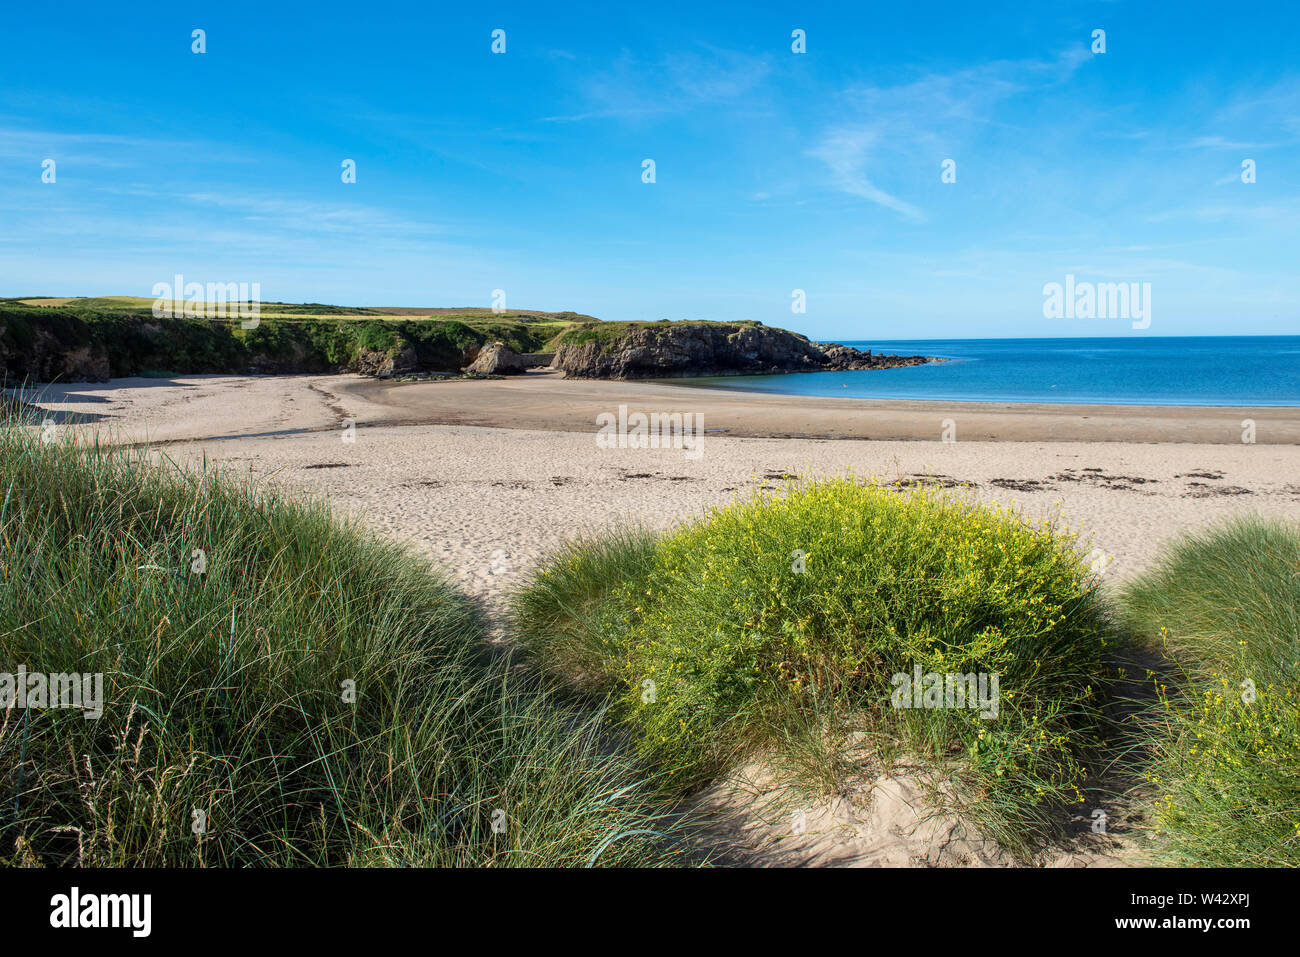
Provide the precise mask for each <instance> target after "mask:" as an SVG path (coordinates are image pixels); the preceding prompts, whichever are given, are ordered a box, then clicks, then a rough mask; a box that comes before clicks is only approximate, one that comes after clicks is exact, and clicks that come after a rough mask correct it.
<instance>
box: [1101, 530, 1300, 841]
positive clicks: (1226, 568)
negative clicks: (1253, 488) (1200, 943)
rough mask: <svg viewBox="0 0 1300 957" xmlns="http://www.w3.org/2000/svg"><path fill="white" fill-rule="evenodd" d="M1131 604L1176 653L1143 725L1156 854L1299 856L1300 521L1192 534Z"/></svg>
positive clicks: (1143, 631) (1127, 600) (1161, 644)
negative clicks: (1299, 525)
mask: <svg viewBox="0 0 1300 957" xmlns="http://www.w3.org/2000/svg"><path fill="white" fill-rule="evenodd" d="M1123 605H1124V609H1125V615H1126V619H1127V620H1128V621H1129V622H1130V624H1131V626H1132V628H1133V629H1134V631H1135V632H1136V633H1137V634H1138V635H1139V636H1140V637H1141V638H1142V639H1144V640H1145V641H1147V642H1149V643H1150V644H1151V645H1152V646H1153V647H1155V648H1157V649H1158V650H1161V651H1164V652H1166V653H1167V655H1168V657H1169V658H1170V659H1171V660H1172V661H1173V662H1174V664H1175V667H1174V668H1173V670H1172V671H1171V673H1170V674H1169V675H1168V676H1162V677H1153V680H1154V681H1155V682H1156V691H1157V693H1158V697H1157V705H1156V707H1154V708H1153V709H1152V711H1151V713H1150V714H1149V715H1148V717H1147V720H1146V722H1145V725H1144V744H1145V746H1146V748H1147V749H1148V750H1149V752H1150V755H1151V763H1150V767H1149V768H1148V771H1147V777H1148V780H1149V782H1150V785H1151V789H1152V796H1153V802H1154V813H1153V822H1152V826H1153V833H1154V843H1153V848H1154V854H1155V857H1156V859H1157V860H1158V861H1159V862H1160V863H1163V864H1172V865H1193V866H1207V867H1242V866H1245V867H1260V866H1286V867H1300V529H1298V528H1297V527H1296V526H1295V525H1293V524H1289V523H1286V522H1282V521H1276V520H1263V519H1259V518H1249V517H1247V518H1239V519H1237V520H1235V521H1232V522H1230V523H1228V524H1226V525H1222V526H1218V527H1215V528H1212V529H1211V530H1209V531H1207V532H1204V533H1201V534H1198V535H1193V536H1188V537H1185V538H1183V539H1181V540H1180V541H1178V542H1176V543H1175V544H1173V545H1172V546H1171V547H1169V548H1168V549H1167V550H1166V551H1165V553H1164V555H1163V557H1162V560H1161V561H1160V563H1159V564H1158V565H1157V567H1156V568H1154V569H1153V570H1152V571H1150V572H1149V573H1147V574H1146V575H1144V576H1143V577H1141V578H1139V579H1138V580H1137V581H1135V582H1133V583H1131V584H1130V585H1129V586H1128V587H1127V588H1126V589H1125V591H1124V594H1123Z"/></svg>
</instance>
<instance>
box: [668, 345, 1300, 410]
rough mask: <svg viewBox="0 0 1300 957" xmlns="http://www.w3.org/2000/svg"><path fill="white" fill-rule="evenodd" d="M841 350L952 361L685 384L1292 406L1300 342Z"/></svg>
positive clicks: (875, 394) (910, 395) (1297, 400)
mask: <svg viewBox="0 0 1300 957" xmlns="http://www.w3.org/2000/svg"><path fill="white" fill-rule="evenodd" d="M845 344H846V345H851V346H855V347H857V348H859V349H871V350H872V351H874V352H883V353H894V354H897V355H926V356H940V357H943V358H946V359H948V360H950V361H948V362H942V363H933V364H930V365H924V366H912V367H910V368H905V369H878V370H874V371H863V372H805V373H795V374H792V375H775V376H737V377H722V378H708V379H692V380H691V384H692V385H701V386H705V385H707V386H710V387H714V388H724V389H739V390H744V391H748V392H780V393H785V394H789V395H837V396H841V397H853V398H863V399H941V400H944V401H954V402H1080V403H1095V404H1101V405H1125V404H1135V405H1220V406H1231V405H1260V406H1263V405H1272V406H1291V405H1294V406H1300V336H1237V337H1233V336H1214V337H1209V336H1206V337H1199V336H1198V337H1186V338H1174V337H1167V338H1154V337H1151V338H1137V337H1133V338H1125V339H922V340H914V341H911V340H861V341H852V340H845ZM677 381H680V380H677Z"/></svg>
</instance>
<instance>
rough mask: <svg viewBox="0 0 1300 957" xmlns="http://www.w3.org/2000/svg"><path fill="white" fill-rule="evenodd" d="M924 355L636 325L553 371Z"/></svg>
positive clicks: (895, 359) (704, 372)
mask: <svg viewBox="0 0 1300 957" xmlns="http://www.w3.org/2000/svg"><path fill="white" fill-rule="evenodd" d="M927 361H929V360H928V359H927V358H926V357H924V356H878V355H873V354H871V353H870V352H860V351H858V350H857V349H853V348H850V347H849V346H842V345H837V344H834V343H830V344H826V345H823V344H820V343H816V342H813V341H812V340H810V339H808V338H806V337H804V336H801V335H799V334H798V333H794V332H788V331H786V330H785V329H772V328H769V327H766V326H754V325H726V324H703V323H686V322H683V323H672V324H658V323H656V324H654V325H644V326H636V327H632V328H629V329H627V330H626V331H625V332H624V333H623V334H621V335H619V336H617V337H616V338H613V339H609V338H606V339H604V340H603V341H602V340H600V339H595V340H588V341H576V342H568V343H566V342H565V341H564V340H561V342H560V346H559V348H558V349H557V351H556V354H555V367H556V368H558V369H561V370H562V371H563V372H564V373H565V375H567V376H571V377H573V378H582V379H654V378H672V377H685V376H720V375H770V374H776V373H786V372H824V371H839V370H844V369H881V368H891V367H894V366H902V365H919V364H921V363H923V362H927Z"/></svg>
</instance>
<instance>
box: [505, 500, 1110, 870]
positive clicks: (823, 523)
mask: <svg viewBox="0 0 1300 957" xmlns="http://www.w3.org/2000/svg"><path fill="white" fill-rule="evenodd" d="M1074 546H1075V539H1074V536H1073V535H1071V534H1069V533H1067V532H1066V531H1064V530H1061V529H1058V528H1056V527H1055V526H1053V525H1052V524H1050V523H1044V524H1040V525H1028V524H1026V523H1024V522H1022V521H1021V520H1020V519H1019V518H1017V517H1016V516H1015V515H1013V514H1011V513H1009V512H1007V511H1005V510H1000V509H995V508H989V507H984V506H977V505H974V504H971V503H970V502H968V501H967V500H965V499H964V498H962V497H960V496H957V495H953V494H950V493H944V492H941V491H937V490H934V489H931V488H925V487H913V488H910V489H907V490H905V491H903V492H900V491H898V490H896V489H893V488H888V487H884V486H880V485H878V484H875V483H874V482H868V483H863V482H859V481H856V480H853V479H851V478H842V479H835V480H829V481H823V482H811V483H807V484H803V485H800V486H797V487H795V488H794V489H792V490H790V491H789V492H788V493H787V494H785V495H782V496H776V497H774V496H768V495H760V496H759V497H756V498H755V499H753V500H750V501H741V502H737V503H735V504H733V505H731V506H729V507H726V508H722V509H718V510H715V511H714V512H712V513H710V514H709V515H708V516H707V517H706V518H704V519H702V520H700V521H697V522H695V523H693V524H691V525H688V526H685V527H683V528H680V529H679V530H677V531H674V532H672V533H669V534H667V535H665V536H662V537H657V536H654V535H651V534H649V533H636V532H617V533H613V534H611V535H609V536H607V537H604V538H598V539H596V540H594V541H584V542H578V543H576V544H573V545H571V546H570V547H568V548H566V549H565V550H563V551H562V552H560V553H559V554H558V555H557V556H556V557H555V558H554V559H553V560H552V561H551V562H550V563H549V564H547V565H546V566H545V567H543V568H542V569H541V570H539V571H538V573H537V575H536V576H535V578H533V580H532V581H531V582H530V583H529V584H528V586H527V587H526V588H525V589H524V590H523V591H522V592H521V594H520V595H519V596H518V598H517V601H516V605H515V625H516V628H517V631H518V634H519V636H520V639H521V640H522V641H523V642H524V644H525V645H526V646H527V647H528V648H529V649H530V650H531V651H532V652H533V653H534V655H535V656H536V657H537V659H538V661H539V662H540V663H541V664H542V665H543V666H544V667H545V668H546V669H547V670H548V671H549V672H550V673H552V674H555V675H558V676H560V677H561V678H562V679H564V680H567V681H569V682H570V683H571V684H572V685H573V686H575V687H577V688H580V689H585V690H586V691H588V692H589V693H594V694H597V695H603V694H608V695H610V696H611V699H612V701H613V702H614V713H615V714H616V715H617V716H618V717H619V718H620V719H621V720H623V721H624V722H626V723H627V725H628V726H629V727H630V728H632V729H633V730H634V732H635V734H636V736H637V741H638V745H639V748H640V750H641V753H642V754H644V755H645V756H646V757H647V759H648V760H650V761H652V762H653V764H654V765H655V766H656V767H657V768H659V769H661V770H662V771H663V773H664V774H665V775H666V776H667V777H668V779H669V780H670V781H673V782H675V783H677V784H679V785H680V786H683V787H689V786H691V785H693V784H698V783H699V782H701V781H703V780H707V779H710V778H712V777H714V776H716V775H718V774H719V773H721V772H724V771H726V770H727V769H728V768H729V767H731V766H733V765H735V764H736V763H738V762H739V761H741V760H743V759H746V758H748V757H752V756H755V755H766V756H768V757H769V758H770V759H771V760H773V761H774V762H775V763H777V764H780V765H785V766H789V767H798V768H801V769H802V770H803V772H804V774H805V776H806V777H811V778H812V779H816V780H820V781H823V782H826V783H827V784H828V786H829V787H831V788H833V787H834V786H835V784H834V777H835V775H834V773H833V771H832V770H831V766H832V765H834V763H835V761H836V755H835V748H834V747H833V746H828V742H835V741H838V742H839V744H840V745H841V746H842V747H845V746H848V745H849V744H850V743H853V742H857V743H859V744H860V743H861V742H863V741H864V740H865V741H868V742H870V744H871V750H873V751H874V752H875V754H876V755H877V757H879V758H880V759H882V760H883V761H884V762H885V763H886V764H888V763H890V762H891V761H893V760H894V759H898V760H906V761H908V762H913V763H914V762H917V761H920V762H921V763H923V764H924V765H925V766H926V767H928V768H929V770H930V771H931V772H933V779H934V780H936V781H938V780H940V779H943V780H948V781H955V782H957V783H958V787H956V788H955V789H953V790H950V791H949V792H948V793H947V795H946V797H947V799H948V800H949V801H951V802H952V803H953V804H954V805H955V807H956V808H957V809H961V810H963V811H965V812H966V813H967V814H968V815H969V816H971V817H972V818H973V819H975V820H977V821H979V822H980V824H981V825H982V826H983V827H984V829H985V830H986V831H987V832H988V833H989V834H990V835H991V836H994V837H996V838H997V839H998V840H999V841H1001V842H1002V843H1003V844H1004V845H1005V846H1007V847H1009V848H1011V849H1014V850H1016V851H1017V852H1019V853H1021V854H1022V855H1023V856H1025V857H1029V856H1031V855H1032V854H1033V852H1034V851H1035V850H1037V849H1038V848H1040V847H1041V846H1042V845H1043V843H1044V842H1045V841H1046V840H1047V839H1048V838H1050V837H1051V836H1052V835H1053V834H1054V833H1056V832H1057V831H1058V830H1059V825H1060V822H1061V820H1062V817H1063V812H1064V811H1065V810H1066V809H1067V808H1069V807H1070V806H1071V805H1074V804H1077V803H1078V802H1080V801H1081V800H1082V795H1081V792H1080V790H1079V789H1080V787H1081V785H1082V783H1083V781H1084V779H1085V778H1086V777H1087V775H1088V772H1089V761H1090V759H1092V758H1094V757H1095V756H1096V754H1097V753H1098V750H1099V748H1100V747H1101V744H1102V730H1103V721H1102V712H1101V708H1102V705H1103V704H1104V702H1105V701H1106V697H1107V685H1108V679H1107V677H1106V673H1107V672H1106V650H1107V646H1108V644H1112V643H1113V629H1112V625H1111V623H1110V622H1109V620H1108V618H1107V615H1106V613H1105V610H1104V608H1103V604H1102V602H1101V600H1100V598H1099V595H1098V592H1097V588H1096V581H1095V576H1094V575H1093V574H1092V573H1091V572H1090V571H1089V569H1087V568H1086V567H1085V566H1084V565H1083V564H1082V563H1081V561H1080V559H1079V555H1078V552H1077V550H1076V548H1075V547H1074ZM913 675H917V676H918V678H919V677H920V676H926V677H927V678H929V676H934V675H938V676H941V680H942V677H944V676H948V675H957V676H963V677H964V676H977V677H979V676H983V677H984V678H989V677H992V680H993V682H994V687H993V696H994V697H996V698H997V701H996V702H995V703H994V704H993V705H992V706H991V711H992V713H990V708H989V707H987V706H988V704H989V703H988V701H987V700H985V701H984V702H983V704H981V702H980V701H979V700H975V695H974V693H973V688H974V687H975V685H974V684H971V685H967V686H966V687H967V688H970V689H972V693H971V694H970V695H969V696H968V697H966V700H965V701H964V702H963V706H959V707H952V706H951V705H952V704H953V702H952V700H951V692H950V691H949V692H948V700H947V704H948V705H949V706H947V707H945V706H943V702H942V701H940V702H939V703H938V704H936V703H935V702H934V701H933V700H932V699H931V698H929V697H926V698H925V700H924V701H923V702H922V701H919V700H918V701H916V702H915V703H916V704H917V706H916V707H913V703H914V702H913V696H912V694H911V693H910V692H909V693H908V694H906V695H903V696H900V695H899V688H900V684H901V683H902V682H904V681H905V682H907V683H908V684H909V685H910V683H911V681H912V677H913ZM900 676H902V678H901V680H900ZM979 687H980V689H981V694H985V688H986V685H984V684H980V685H979ZM916 690H917V692H918V694H917V695H916V697H917V698H920V697H921V695H920V694H919V690H920V689H919V688H918V689H916ZM999 692H1000V693H999Z"/></svg>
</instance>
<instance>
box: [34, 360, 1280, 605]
mask: <svg viewBox="0 0 1300 957" xmlns="http://www.w3.org/2000/svg"><path fill="white" fill-rule="evenodd" d="M620 403H622V404H627V405H628V406H629V408H631V409H634V410H636V409H641V410H644V411H647V412H649V411H694V412H696V413H697V414H700V415H703V417H704V421H705V427H706V429H707V430H709V431H708V432H707V434H706V436H705V438H704V440H703V442H702V445H701V449H702V454H701V455H700V456H699V457H698V458H692V457H691V456H689V455H687V454H686V453H685V451H683V450H681V449H632V448H628V449H617V448H612V449H603V448H599V447H598V446H597V444H596V442H595V441H594V435H593V433H594V432H595V431H596V425H595V417H596V415H597V414H598V413H599V412H607V411H613V410H615V409H617V407H618V405H619V404H620ZM38 404H39V405H40V407H41V408H43V409H45V410H47V411H49V412H50V413H51V417H52V418H54V419H56V420H58V421H62V422H65V423H69V427H72V428H75V429H77V430H78V431H79V432H83V433H86V434H89V433H90V432H92V431H99V432H101V433H103V432H105V431H108V432H111V434H112V435H113V436H114V439H115V440H116V441H122V442H132V443H151V444H154V445H157V446H158V447H159V449H160V450H162V451H164V452H165V454H167V455H170V456H172V457H173V458H175V459H177V460H178V461H185V462H189V463H195V462H198V461H200V460H201V459H203V458H206V459H207V461H208V462H209V463H211V464H213V465H219V466H223V467H233V468H237V469H239V470H241V471H244V472H247V473H249V474H252V475H254V476H257V477H261V478H267V479H271V480H273V481H276V482H280V483H283V484H286V485H287V486H290V487H294V488H299V489H303V490H306V491H308V492H310V493H317V494H321V495H324V496H325V497H326V498H328V500H329V501H330V502H331V504H332V505H333V506H334V507H335V508H337V509H339V510H341V511H344V512H347V513H349V514H352V515H356V516H358V517H359V518H360V519H361V520H362V521H364V522H365V523H366V524H367V525H369V526H371V527H372V528H375V529H377V530H378V531H380V532H381V533H383V534H385V535H389V536H391V537H393V538H394V539H399V540H402V541H406V542H409V543H411V544H412V545H414V546H415V547H416V548H418V549H419V550H420V551H422V552H423V553H424V554H426V555H428V556H429V557H430V558H431V559H433V560H434V561H436V562H438V563H439V564H440V565H442V566H444V567H445V568H446V569H447V570H448V571H450V572H451V573H452V574H453V575H454V576H455V577H456V578H457V579H458V580H460V581H461V582H462V583H463V584H464V585H465V586H466V587H467V588H469V589H470V590H471V591H472V592H474V593H475V594H478V595H482V596H484V597H486V598H488V599H490V600H495V599H497V598H499V596H501V595H502V594H503V593H504V592H505V591H506V590H507V589H508V587H509V585H510V584H511V583H513V582H515V581H517V580H518V579H519V577H520V576H521V575H522V574H523V573H525V572H526V571H527V570H528V569H530V568H531V567H533V565H534V564H535V563H536V562H537V561H538V560H539V559H540V558H541V557H542V556H544V555H545V554H546V553H548V552H550V551H552V550H554V549H555V548H557V547H559V546H560V545H561V544H562V543H563V542H565V541H566V540H569V539H571V538H573V537H575V536H579V535H582V534H583V533H585V532H590V531H596V530H599V529H601V528H604V527H608V526H612V525H628V524H638V523H639V524H646V525H650V526H652V527H655V528H664V527H668V526H671V525H672V524H674V523H675V522H680V521H684V520H689V519H691V518H694V517H696V516H699V515H701V514H703V513H704V512H705V511H707V510H708V509H709V508H710V507H713V506H719V505H725V504H726V503H728V502H730V501H731V500H732V499H733V498H734V497H736V496H747V495H749V494H751V493H752V492H753V491H754V490H756V489H765V490H774V489H777V488H779V487H780V486H781V485H782V483H783V482H785V481H787V480H788V477H796V476H798V477H807V478H811V477H816V476H822V475H833V474H841V473H844V472H849V471H851V472H854V473H856V474H857V475H859V476H864V477H865V476H876V477H879V478H880V479H881V480H883V481H887V482H893V481H898V480H908V479H913V478H918V477H926V476H930V477H932V480H933V481H938V482H941V483H942V484H945V485H968V486H970V494H972V495H974V496H976V497H977V498H979V499H980V500H985V501H995V502H999V503H1002V504H1006V505H1014V506H1015V507H1017V508H1019V509H1021V510H1023V512H1024V513H1025V514H1026V515H1028V516H1030V517H1033V518H1038V517H1041V516H1045V515H1048V514H1052V513H1056V514H1059V516H1060V517H1061V519H1062V521H1064V522H1065V523H1066V524H1068V525H1069V526H1070V527H1072V528H1076V529H1079V530H1081V531H1082V532H1084V534H1085V535H1089V534H1091V535H1093V536H1094V537H1093V540H1092V543H1091V546H1090V547H1095V548H1097V549H1100V551H1101V552H1102V553H1104V554H1105V555H1107V556H1114V557H1113V561H1112V562H1111V564H1110V566H1109V572H1108V573H1109V574H1113V575H1114V576H1116V577H1127V576H1129V575H1131V574H1133V573H1135V572H1136V571H1138V570H1140V569H1141V568H1142V567H1143V566H1144V565H1146V564H1147V563H1148V562H1150V561H1151V559H1152V557H1153V556H1154V554H1155V552H1156V550H1157V549H1158V547H1159V545H1160V543H1161V542H1162V541H1164V540H1165V539H1167V538H1169V537H1171V536H1173V535H1176V534H1177V533H1179V532H1181V531H1185V530H1190V529H1195V528H1198V527H1201V526H1203V525H1205V524H1208V523H1211V522H1214V521H1216V520H1218V519H1221V518H1224V517H1226V516H1229V515H1233V514H1236V513H1239V512H1244V511H1258V512H1261V513H1264V514H1290V515H1296V514H1300V446H1298V445H1297V444H1296V442H1300V410H1293V409H1255V410H1243V409H1205V408H1196V409H1181V408H1152V407H1146V408H1138V407H1123V406H1112V407H1103V406H1047V405H1038V406H989V405H984V404H979V405H974V404H972V405H971V407H970V408H967V407H966V406H964V405H963V406H955V405H953V404H947V405H944V404H941V403H921V402H901V403H886V402H867V401H861V400H841V399H827V400H820V401H816V400H813V401H810V400H808V399H803V398H798V399H796V398H786V397H781V396H772V395H763V396H754V397H753V401H752V402H751V401H749V397H746V396H740V395H737V394H736V393H734V392H721V391H717V390H705V389H696V388H692V387H680V386H677V385H675V384H661V383H643V382H592V381H566V380H563V379H561V378H558V377H555V376H553V375H537V374H530V375H528V376H524V377H520V378H515V379H503V380H483V381H448V382H430V383H411V384H396V383H388V382H382V381H376V380H370V379H363V378H361V377H359V376H293V377H250V378H243V377H222V376H195V377H182V378H178V379H170V380H159V379H119V380H113V381H111V382H108V383H104V384H77V385H68V386H47V387H43V389H42V400H41V401H39V403H38ZM1250 417H1254V418H1255V420H1256V422H1257V438H1258V442H1257V444H1253V445H1250V444H1244V443H1243V442H1242V441H1241V430H1240V427H1239V426H1240V422H1241V420H1242V419H1244V418H1250ZM945 418H952V419H954V420H955V423H956V439H957V441H955V442H943V441H941V438H940V436H941V426H940V422H941V420H942V419H945ZM348 420H351V421H354V422H355V433H354V440H353V441H346V440H345V439H347V438H348V437H349V434H348V432H347V431H345V430H344V429H343V428H342V426H343V424H344V423H345V422H346V421H348ZM78 422H79V423H81V424H72V423H78ZM715 428H718V429H726V430H727V431H726V432H725V433H715V432H713V429H715ZM809 433H812V434H818V435H836V436H840V437H841V438H835V439H830V438H811V437H809V438H769V437H758V436H760V435H762V436H767V435H791V434H804V435H807V434H809ZM993 435H997V436H999V437H1000V438H999V439H998V440H994V439H992V438H991V437H989V436H993ZM851 436H852V437H854V438H850V437H851ZM867 436H890V438H883V437H882V438H872V439H871V440H870V441H864V440H862V439H863V438H865V437H867ZM981 436H985V438H981ZM1013 436H1014V437H1016V438H1015V439H1014V440H1013V439H1012V437H1013ZM1119 436H1128V437H1129V438H1128V439H1127V440H1124V441H1121V440H1120V439H1119V438H1118V437H1119ZM1211 436H1217V437H1218V441H1210V440H1209V438H1210V437H1211ZM1099 437H1104V440H1100V441H1098V440H1097V439H1098V438H1099ZM1191 438H1195V439H1197V441H1190V440H1189V439H1191ZM1284 440H1289V441H1284ZM494 603H495V602H494Z"/></svg>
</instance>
